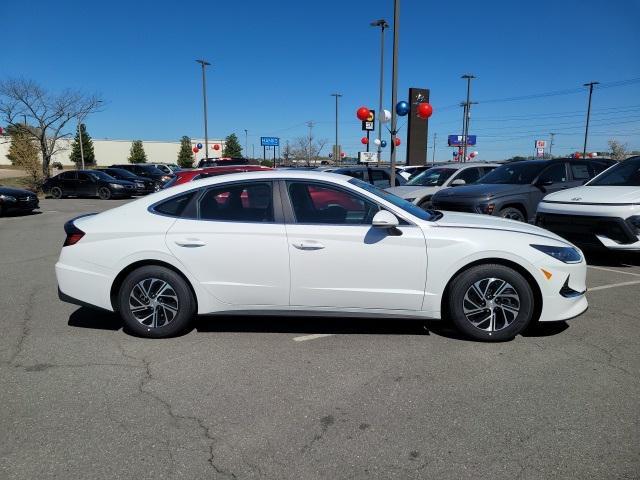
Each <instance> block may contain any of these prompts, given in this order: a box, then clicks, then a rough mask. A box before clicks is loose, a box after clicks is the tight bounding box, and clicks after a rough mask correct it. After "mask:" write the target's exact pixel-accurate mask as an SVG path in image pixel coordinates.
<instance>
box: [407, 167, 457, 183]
mask: <svg viewBox="0 0 640 480" xmlns="http://www.w3.org/2000/svg"><path fill="white" fill-rule="evenodd" d="M455 171H456V169H455V168H442V167H436V168H430V169H429V170H425V171H424V172H422V173H419V174H417V175H416V176H414V177H411V180H409V181H408V182H407V185H411V186H419V187H440V186H441V185H443V184H444V182H446V181H447V179H448V178H449V177H451V175H453V174H454V172H455Z"/></svg>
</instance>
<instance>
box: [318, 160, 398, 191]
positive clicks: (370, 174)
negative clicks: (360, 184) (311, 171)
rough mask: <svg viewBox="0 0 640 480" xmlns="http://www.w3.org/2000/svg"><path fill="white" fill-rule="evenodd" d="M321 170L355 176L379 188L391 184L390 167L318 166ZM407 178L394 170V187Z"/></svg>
mask: <svg viewBox="0 0 640 480" xmlns="http://www.w3.org/2000/svg"><path fill="white" fill-rule="evenodd" d="M318 170H320V171H323V172H331V173H339V174H340V175H347V176H348V177H353V178H357V179H359V180H362V181H364V182H367V183H370V184H371V185H375V186H376V187H380V188H389V187H390V186H391V169H390V168H388V167H369V166H365V165H354V166H352V167H331V168H326V167H320V168H318ZM406 183H407V180H406V179H405V178H404V177H403V176H402V175H399V174H398V172H397V171H396V187H399V186H400V185H404V184H406Z"/></svg>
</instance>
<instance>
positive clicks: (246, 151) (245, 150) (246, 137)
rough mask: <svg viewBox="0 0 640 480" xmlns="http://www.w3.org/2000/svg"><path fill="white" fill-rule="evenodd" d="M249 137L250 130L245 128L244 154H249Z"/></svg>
mask: <svg viewBox="0 0 640 480" xmlns="http://www.w3.org/2000/svg"><path fill="white" fill-rule="evenodd" d="M248 138H249V130H247V129H246V128H245V129H244V152H245V153H244V154H245V155H249V150H247V139H248Z"/></svg>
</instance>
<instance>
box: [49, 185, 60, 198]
mask: <svg viewBox="0 0 640 480" xmlns="http://www.w3.org/2000/svg"><path fill="white" fill-rule="evenodd" d="M50 193H51V197H52V198H55V199H56V200H58V199H60V198H62V189H61V188H60V187H52V188H51V192H50Z"/></svg>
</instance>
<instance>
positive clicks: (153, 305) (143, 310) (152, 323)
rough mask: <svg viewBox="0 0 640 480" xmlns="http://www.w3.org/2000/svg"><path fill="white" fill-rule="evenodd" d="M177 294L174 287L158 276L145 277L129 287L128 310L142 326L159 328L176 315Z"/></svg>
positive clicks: (177, 305) (168, 322)
mask: <svg viewBox="0 0 640 480" xmlns="http://www.w3.org/2000/svg"><path fill="white" fill-rule="evenodd" d="M178 308H179V302H178V295H177V293H176V291H175V290H174V288H173V287H172V286H171V285H170V284H169V283H168V282H166V281H164V280H160V279H159V278H145V279H144V280H141V281H139V282H138V283H136V284H135V285H134V287H133V288H132V289H131V293H130V294H129V311H130V312H131V314H132V315H133V317H134V318H135V319H136V320H137V321H138V322H139V323H140V324H141V325H143V326H145V327H149V328H160V327H164V326H166V325H168V324H170V323H171V322H172V321H173V320H175V318H176V316H177V315H178Z"/></svg>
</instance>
